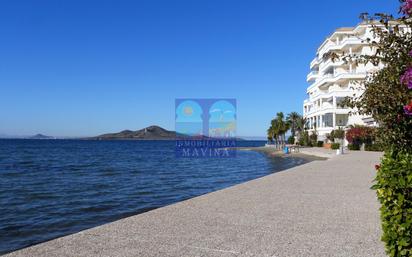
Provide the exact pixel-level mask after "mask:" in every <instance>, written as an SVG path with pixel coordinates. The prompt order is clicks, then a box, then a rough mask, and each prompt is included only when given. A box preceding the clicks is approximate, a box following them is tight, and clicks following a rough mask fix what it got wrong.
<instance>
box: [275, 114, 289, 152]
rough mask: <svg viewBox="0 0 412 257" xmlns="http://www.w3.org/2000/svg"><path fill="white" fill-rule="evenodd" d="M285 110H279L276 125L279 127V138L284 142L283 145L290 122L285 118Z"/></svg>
mask: <svg viewBox="0 0 412 257" xmlns="http://www.w3.org/2000/svg"><path fill="white" fill-rule="evenodd" d="M284 117H285V116H284V115H283V112H278V113H277V114H276V119H275V121H276V125H277V126H276V127H277V132H278V133H277V135H278V138H279V141H280V142H282V145H283V144H284V143H285V141H286V138H285V134H286V132H287V131H288V130H289V123H288V122H287V121H286V120H285V119H284Z"/></svg>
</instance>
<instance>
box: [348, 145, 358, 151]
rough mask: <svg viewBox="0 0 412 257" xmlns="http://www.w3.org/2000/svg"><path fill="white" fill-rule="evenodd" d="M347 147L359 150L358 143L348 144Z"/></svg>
mask: <svg viewBox="0 0 412 257" xmlns="http://www.w3.org/2000/svg"><path fill="white" fill-rule="evenodd" d="M348 149H349V150H352V151H359V150H360V145H358V144H349V145H348Z"/></svg>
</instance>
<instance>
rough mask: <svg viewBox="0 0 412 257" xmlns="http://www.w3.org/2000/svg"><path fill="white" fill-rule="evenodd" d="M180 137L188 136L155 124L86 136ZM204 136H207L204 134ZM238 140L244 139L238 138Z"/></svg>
mask: <svg viewBox="0 0 412 257" xmlns="http://www.w3.org/2000/svg"><path fill="white" fill-rule="evenodd" d="M176 136H178V137H188V136H186V135H183V134H179V133H177V134H176V132H175V131H170V130H167V129H164V128H162V127H159V126H156V125H153V126H149V127H147V128H144V129H140V130H136V131H132V130H123V131H120V132H117V133H108V134H103V135H100V136H96V137H89V138H85V139H88V140H174V139H176ZM202 138H207V137H205V136H203V137H202ZM236 140H244V139H241V138H236Z"/></svg>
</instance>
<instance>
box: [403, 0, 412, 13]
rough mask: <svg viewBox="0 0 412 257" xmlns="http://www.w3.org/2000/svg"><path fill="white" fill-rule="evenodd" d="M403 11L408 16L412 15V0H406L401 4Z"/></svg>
mask: <svg viewBox="0 0 412 257" xmlns="http://www.w3.org/2000/svg"><path fill="white" fill-rule="evenodd" d="M401 12H402V13H403V14H405V15H407V16H409V15H412V0H406V1H404V3H403V4H402V6H401Z"/></svg>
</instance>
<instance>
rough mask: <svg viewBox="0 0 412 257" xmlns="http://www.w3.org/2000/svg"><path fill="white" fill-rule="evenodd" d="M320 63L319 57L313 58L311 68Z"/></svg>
mask: <svg viewBox="0 0 412 257" xmlns="http://www.w3.org/2000/svg"><path fill="white" fill-rule="evenodd" d="M319 63H320V59H319V57H315V59H313V60H312V61H311V62H310V68H311V69H313V67H315V66H317V65H319Z"/></svg>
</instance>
